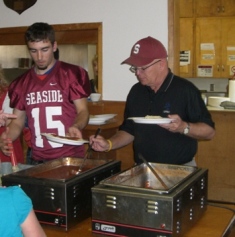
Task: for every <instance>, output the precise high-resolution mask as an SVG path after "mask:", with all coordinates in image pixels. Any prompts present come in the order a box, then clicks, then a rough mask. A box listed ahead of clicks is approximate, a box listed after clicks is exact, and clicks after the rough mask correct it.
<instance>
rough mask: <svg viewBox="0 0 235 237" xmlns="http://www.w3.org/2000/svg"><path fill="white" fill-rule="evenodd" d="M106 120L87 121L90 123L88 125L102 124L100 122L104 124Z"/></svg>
mask: <svg viewBox="0 0 235 237" xmlns="http://www.w3.org/2000/svg"><path fill="white" fill-rule="evenodd" d="M105 123H106V122H105V121H104V122H101V121H100V122H96V121H89V123H88V124H90V125H102V124H105Z"/></svg>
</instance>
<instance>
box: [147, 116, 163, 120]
mask: <svg viewBox="0 0 235 237" xmlns="http://www.w3.org/2000/svg"><path fill="white" fill-rule="evenodd" d="M145 118H147V119H161V118H163V117H161V116H159V115H146V116H145Z"/></svg>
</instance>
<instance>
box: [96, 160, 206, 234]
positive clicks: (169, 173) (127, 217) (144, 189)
mask: <svg viewBox="0 0 235 237" xmlns="http://www.w3.org/2000/svg"><path fill="white" fill-rule="evenodd" d="M149 164H150V165H151V166H152V167H153V168H154V170H155V171H156V172H157V173H158V175H159V176H160V178H161V179H162V180H163V182H164V183H165V184H166V185H167V189H165V188H164V187H163V186H162V184H161V182H159V180H158V179H157V178H156V176H154V174H153V173H152V172H151V170H150V169H149V168H148V167H147V166H146V165H145V164H141V165H137V166H135V167H133V168H130V169H128V170H126V171H123V172H121V173H119V174H116V175H113V176H112V177H110V178H107V179H104V180H103V181H101V182H100V184H99V185H97V186H95V187H93V188H92V231H93V233H97V234H102V235H111V236H122V237H123V236H128V237H129V236H134V237H144V236H146V237H176V236H177V237H181V236H183V235H184V234H185V232H186V231H187V230H188V229H189V228H191V227H192V225H193V224H194V223H195V222H196V221H197V220H198V219H199V218H200V217H201V216H202V214H203V213H204V212H205V210H206V207H207V205H206V204H207V182H208V170H207V169H200V168H196V167H191V166H178V165H167V164H157V163H149Z"/></svg>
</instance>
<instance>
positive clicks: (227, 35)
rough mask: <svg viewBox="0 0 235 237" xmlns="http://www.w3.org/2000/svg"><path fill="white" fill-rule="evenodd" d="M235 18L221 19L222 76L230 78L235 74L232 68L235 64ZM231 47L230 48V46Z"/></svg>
mask: <svg viewBox="0 0 235 237" xmlns="http://www.w3.org/2000/svg"><path fill="white" fill-rule="evenodd" d="M234 37H235V18H234V17H229V18H223V19H221V38H222V39H221V66H222V68H224V69H223V70H222V72H221V73H222V74H221V75H222V77H224V78H230V77H232V76H233V75H234V73H232V71H231V68H232V66H235V50H234V49H235V39H234ZM228 47H229V48H228Z"/></svg>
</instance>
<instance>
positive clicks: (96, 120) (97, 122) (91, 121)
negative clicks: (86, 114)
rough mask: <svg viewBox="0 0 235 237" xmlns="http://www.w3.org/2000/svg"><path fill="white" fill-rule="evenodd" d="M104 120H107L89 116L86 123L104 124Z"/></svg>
mask: <svg viewBox="0 0 235 237" xmlns="http://www.w3.org/2000/svg"><path fill="white" fill-rule="evenodd" d="M106 120H107V119H106V118H95V117H91V118H90V119H89V122H88V124H94V125H99V124H104V123H105V121H106Z"/></svg>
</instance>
